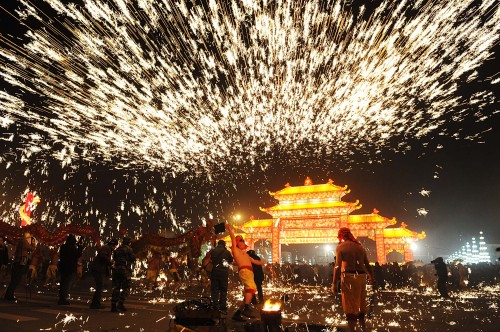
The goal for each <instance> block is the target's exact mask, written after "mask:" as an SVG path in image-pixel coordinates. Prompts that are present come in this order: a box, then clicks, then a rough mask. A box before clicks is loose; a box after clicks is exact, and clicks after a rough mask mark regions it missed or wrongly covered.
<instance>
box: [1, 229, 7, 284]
mask: <svg viewBox="0 0 500 332" xmlns="http://www.w3.org/2000/svg"><path fill="white" fill-rule="evenodd" d="M4 241H5V238H4V237H3V236H0V283H3V280H4V278H5V275H6V274H7V265H8V264H9V248H8V247H7V245H6V244H5V243H4Z"/></svg>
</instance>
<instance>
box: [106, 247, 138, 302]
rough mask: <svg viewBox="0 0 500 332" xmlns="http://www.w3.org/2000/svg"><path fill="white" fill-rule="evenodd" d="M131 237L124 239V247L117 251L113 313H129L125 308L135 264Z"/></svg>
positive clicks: (115, 256) (114, 258)
mask: <svg viewBox="0 0 500 332" xmlns="http://www.w3.org/2000/svg"><path fill="white" fill-rule="evenodd" d="M131 241H132V239H131V238H129V237H124V238H123V239H122V245H121V246H120V247H118V249H116V250H115V252H114V254H113V260H114V261H115V268H114V269H113V294H112V296H111V311H112V312H118V311H127V309H126V308H125V306H124V303H125V299H126V298H127V297H128V294H129V293H130V281H131V280H132V265H134V264H135V255H134V251H133V250H132V247H130V242H131Z"/></svg>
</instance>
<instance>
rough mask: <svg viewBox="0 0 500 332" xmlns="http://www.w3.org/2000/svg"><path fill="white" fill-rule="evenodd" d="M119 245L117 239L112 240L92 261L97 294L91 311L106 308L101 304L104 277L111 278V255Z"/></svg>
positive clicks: (93, 298)
mask: <svg viewBox="0 0 500 332" xmlns="http://www.w3.org/2000/svg"><path fill="white" fill-rule="evenodd" d="M117 245H118V240H117V239H112V240H110V241H109V242H108V243H107V244H106V245H103V246H102V247H101V248H99V250H98V251H97V255H96V256H95V258H94V260H93V261H92V263H90V272H91V273H92V276H93V277H94V282H95V292H94V296H93V297H92V303H91V304H90V309H103V308H104V306H103V305H102V304H101V300H102V289H103V286H104V277H106V276H108V277H110V276H111V265H112V260H111V255H112V253H113V251H114V250H115V248H116V246H117Z"/></svg>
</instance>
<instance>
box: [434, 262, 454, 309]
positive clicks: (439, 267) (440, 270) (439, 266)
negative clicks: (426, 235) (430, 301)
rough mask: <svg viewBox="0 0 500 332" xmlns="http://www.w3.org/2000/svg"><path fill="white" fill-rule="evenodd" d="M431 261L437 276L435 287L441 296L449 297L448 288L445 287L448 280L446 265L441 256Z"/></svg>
mask: <svg viewBox="0 0 500 332" xmlns="http://www.w3.org/2000/svg"><path fill="white" fill-rule="evenodd" d="M431 263H432V264H434V268H435V269H436V274H437V277H438V281H437V289H438V291H439V294H440V295H441V297H443V298H446V299H447V298H450V295H448V289H447V288H446V282H447V281H448V268H447V267H446V263H445V262H444V260H443V257H438V258H436V259H435V260H433V261H431Z"/></svg>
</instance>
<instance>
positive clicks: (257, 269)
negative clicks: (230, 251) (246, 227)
mask: <svg viewBox="0 0 500 332" xmlns="http://www.w3.org/2000/svg"><path fill="white" fill-rule="evenodd" d="M247 254H248V256H250V257H252V258H253V259H255V260H258V261H260V260H261V259H260V257H259V256H258V255H257V254H256V253H255V251H254V250H248V251H247ZM252 268H253V280H254V281H255V284H256V285H257V294H258V296H259V303H262V302H263V301H264V293H263V291H262V283H263V282H264V271H263V269H262V265H257V264H252ZM252 302H254V304H256V302H257V300H256V298H255V294H254V295H253V299H252Z"/></svg>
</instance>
